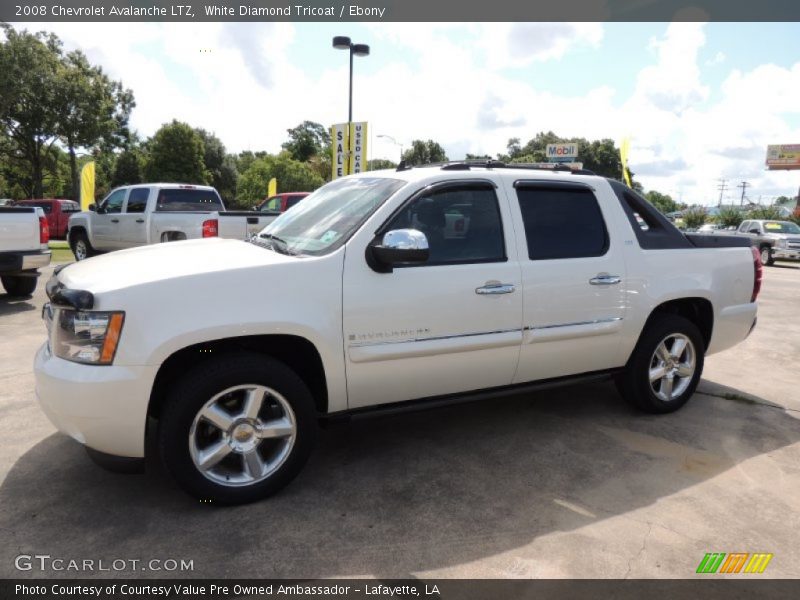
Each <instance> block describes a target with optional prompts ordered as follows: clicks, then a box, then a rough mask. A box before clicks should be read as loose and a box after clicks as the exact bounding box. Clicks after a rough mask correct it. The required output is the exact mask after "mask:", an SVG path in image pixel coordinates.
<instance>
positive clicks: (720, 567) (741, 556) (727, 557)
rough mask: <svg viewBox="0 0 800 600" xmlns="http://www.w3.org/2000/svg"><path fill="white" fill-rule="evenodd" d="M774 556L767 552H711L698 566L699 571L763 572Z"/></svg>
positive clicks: (708, 572) (706, 572)
mask: <svg viewBox="0 0 800 600" xmlns="http://www.w3.org/2000/svg"><path fill="white" fill-rule="evenodd" d="M772 556H773V555H772V554H771V553H766V552H754V553H752V554H751V553H749V552H731V553H730V554H726V553H725V552H709V553H707V554H706V555H705V556H704V557H703V560H701V561H700V564H699V565H698V566H697V573H705V574H715V573H719V574H731V573H763V572H764V570H765V569H766V568H767V565H768V564H769V561H771V560H772Z"/></svg>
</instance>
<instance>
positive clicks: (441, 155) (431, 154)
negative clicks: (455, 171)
mask: <svg viewBox="0 0 800 600" xmlns="http://www.w3.org/2000/svg"><path fill="white" fill-rule="evenodd" d="M403 160H404V161H406V163H408V164H410V165H427V164H430V163H438V162H445V161H447V160H448V159H447V154H445V152H444V148H442V146H441V145H439V143H438V142H434V141H433V140H428V141H423V140H414V141H412V142H411V147H410V148H409V149H408V150H406V151H405V152H403Z"/></svg>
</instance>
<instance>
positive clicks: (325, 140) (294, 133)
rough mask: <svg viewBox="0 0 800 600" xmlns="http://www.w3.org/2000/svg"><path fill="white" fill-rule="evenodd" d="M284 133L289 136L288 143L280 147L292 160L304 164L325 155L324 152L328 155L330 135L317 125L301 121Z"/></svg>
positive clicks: (312, 122)
mask: <svg viewBox="0 0 800 600" xmlns="http://www.w3.org/2000/svg"><path fill="white" fill-rule="evenodd" d="M286 132H287V133H288V134H289V141H288V142H285V143H284V144H283V146H282V147H283V149H284V150H285V151H287V152H288V153H289V154H290V155H291V157H292V158H293V159H294V160H298V161H300V162H306V161H308V160H310V159H311V158H312V157H314V156H321V155H324V154H326V150H327V151H328V152H327V154H330V151H329V150H330V145H331V136H330V133H328V130H327V129H326V128H325V127H323V126H322V125H320V124H319V123H315V122H314V121H303V122H302V123H300V125H298V126H297V127H293V128H292V129H287V130H286Z"/></svg>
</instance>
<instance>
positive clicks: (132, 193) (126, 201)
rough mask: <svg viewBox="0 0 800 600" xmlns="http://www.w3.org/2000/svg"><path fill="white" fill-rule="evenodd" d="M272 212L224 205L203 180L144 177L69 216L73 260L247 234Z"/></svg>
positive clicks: (261, 225) (240, 237) (258, 228)
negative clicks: (228, 208) (150, 180)
mask: <svg viewBox="0 0 800 600" xmlns="http://www.w3.org/2000/svg"><path fill="white" fill-rule="evenodd" d="M275 218H276V215H271V214H263V213H258V212H254V211H226V210H225V206H224V205H223V204H222V199H221V198H220V197H219V194H218V193H217V190H215V189H214V188H212V187H208V186H203V185H186V184H178V183H148V184H139V185H129V186H123V187H119V188H116V189H114V190H112V191H111V192H110V193H109V194H108V196H106V197H105V198H104V199H103V201H102V202H100V203H99V204H98V205H97V207H94V205H92V206H91V207H90V210H89V211H86V212H80V213H77V214H74V215H72V216H71V217H70V220H69V232H68V233H67V240H68V241H69V245H70V248H72V253H73V254H74V255H75V258H76V259H77V260H84V259H86V258H89V257H91V256H94V255H95V254H99V253H101V252H110V251H112V250H121V249H123V248H133V247H135V246H144V245H147V244H157V243H161V242H174V241H180V240H191V239H196V238H204V237H224V238H231V239H238V240H246V239H249V238H250V237H251V236H253V235H254V234H256V233H258V232H259V231H261V229H263V228H264V226H265V225H267V224H268V223H270V222H271V221H273V220H274V219H275Z"/></svg>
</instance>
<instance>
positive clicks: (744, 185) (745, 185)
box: [736, 181, 750, 206]
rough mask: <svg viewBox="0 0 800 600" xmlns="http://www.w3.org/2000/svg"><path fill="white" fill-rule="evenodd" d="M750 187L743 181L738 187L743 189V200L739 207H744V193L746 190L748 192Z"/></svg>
mask: <svg viewBox="0 0 800 600" xmlns="http://www.w3.org/2000/svg"><path fill="white" fill-rule="evenodd" d="M749 185H750V184H749V183H747V182H746V181H743V182H742V183H740V184H739V185H737V186H736V187H740V188H742V199H741V200H740V201H739V206H744V192H745V190H747V188H748V186H749Z"/></svg>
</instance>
